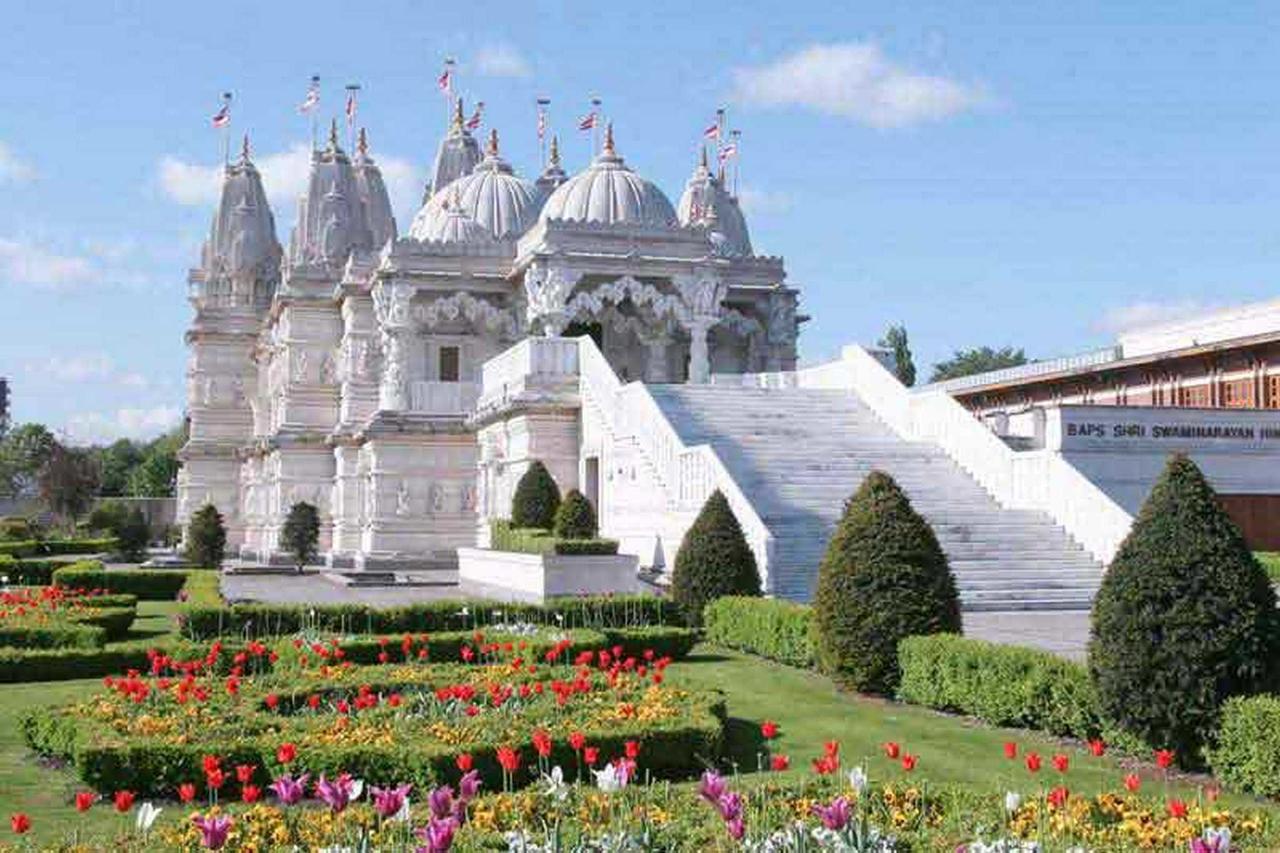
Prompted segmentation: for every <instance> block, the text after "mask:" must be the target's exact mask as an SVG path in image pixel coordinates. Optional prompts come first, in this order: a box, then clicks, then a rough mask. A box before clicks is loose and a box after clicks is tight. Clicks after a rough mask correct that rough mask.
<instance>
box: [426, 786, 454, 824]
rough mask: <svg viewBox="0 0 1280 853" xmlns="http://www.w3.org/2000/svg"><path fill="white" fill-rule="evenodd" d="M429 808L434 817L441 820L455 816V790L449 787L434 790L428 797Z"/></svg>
mask: <svg viewBox="0 0 1280 853" xmlns="http://www.w3.org/2000/svg"><path fill="white" fill-rule="evenodd" d="M427 807H428V808H430V809H431V815H432V817H435V818H438V819H440V820H444V819H445V818H447V817H450V816H451V815H452V814H453V789H452V788H450V787H449V786H448V785H441V786H440V787H439V788H434V789H432V791H431V793H430V794H428V795H427Z"/></svg>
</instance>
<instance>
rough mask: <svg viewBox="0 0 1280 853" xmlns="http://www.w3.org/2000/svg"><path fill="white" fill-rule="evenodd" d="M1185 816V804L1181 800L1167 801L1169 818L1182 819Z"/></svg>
mask: <svg viewBox="0 0 1280 853" xmlns="http://www.w3.org/2000/svg"><path fill="white" fill-rule="evenodd" d="M1186 816H1187V804H1186V803H1184V802H1183V801H1182V800H1170V801H1169V817H1176V818H1183V817H1186Z"/></svg>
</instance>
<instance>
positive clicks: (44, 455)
mask: <svg viewBox="0 0 1280 853" xmlns="http://www.w3.org/2000/svg"><path fill="white" fill-rule="evenodd" d="M57 443H58V441H57V439H55V438H54V437H53V433H51V432H49V429H48V427H46V426H45V425H44V424H22V425H21V426H17V427H14V428H13V429H11V430H9V431H8V432H7V433H6V434H5V437H4V439H3V440H2V441H0V493H3V494H5V495H7V496H10V497H13V496H17V495H31V494H35V492H36V488H37V483H38V481H39V479H40V471H41V469H43V468H44V465H45V463H46V462H48V461H49V457H50V456H52V455H53V448H54V446H55V445H57Z"/></svg>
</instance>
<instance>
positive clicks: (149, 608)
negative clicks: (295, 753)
mask: <svg viewBox="0 0 1280 853" xmlns="http://www.w3.org/2000/svg"><path fill="white" fill-rule="evenodd" d="M173 609H174V607H173V605H171V604H169V603H162V602H143V603H141V604H140V605H139V611H140V615H139V619H138V622H137V623H136V630H138V631H140V632H151V631H163V630H165V629H166V628H167V626H168V625H169V624H170V617H171V616H172V613H173ZM668 677H669V679H670V683H672V684H678V685H684V686H689V687H700V688H713V689H717V690H721V691H723V692H724V693H725V695H726V698H727V701H728V707H729V712H730V714H731V719H730V721H729V727H728V733H727V741H728V743H727V747H728V757H729V760H731V761H732V762H734V763H736V766H737V768H738V771H739V772H741V773H746V774H754V773H755V772H756V769H757V756H758V754H759V753H760V752H761V750H762V748H763V744H764V742H763V739H762V737H761V733H760V723H761V722H762V721H764V720H773V721H775V722H777V723H778V725H779V727H780V730H781V733H780V735H779V737H778V739H777V740H776V741H774V743H773V750H774V752H776V753H782V754H786V755H789V756H790V758H791V765H792V769H791V770H789V771H787V772H788V773H790V774H792V775H796V776H799V775H802V774H807V773H809V772H811V771H810V769H809V763H810V760H811V759H813V758H814V757H816V756H817V755H818V754H819V753H820V752H821V751H822V745H823V743H824V742H825V741H828V740H837V741H839V742H840V744H841V755H842V757H843V759H844V763H845V766H846V767H851V766H853V765H854V764H862V765H864V766H865V767H866V768H867V769H868V771H869V772H870V773H871V775H872V778H873V779H879V780H884V779H888V778H900V777H901V776H902V775H903V771H902V770H901V768H900V767H899V766H898V765H897V763H895V762H891V761H890V760H889V759H888V758H886V757H885V756H884V754H883V752H882V751H881V744H882V743H884V742H886V741H896V742H898V743H899V744H901V746H902V749H903V750H904V751H908V752H911V753H913V754H915V755H916V756H918V759H919V764H918V766H917V769H916V771H915V772H916V774H917V775H920V776H923V777H925V778H927V779H928V780H929V781H930V782H931V783H952V784H967V785H972V786H974V787H975V788H977V789H979V790H984V791H992V790H995V791H1003V790H1016V791H1021V792H1023V793H1027V794H1030V793H1032V792H1035V791H1037V790H1039V789H1040V788H1041V787H1046V788H1047V787H1049V786H1052V785H1056V784H1060V783H1065V784H1067V785H1069V786H1070V787H1071V789H1072V790H1073V791H1078V792H1080V793H1086V792H1096V791H1100V790H1108V789H1109V790H1115V789H1117V788H1118V787H1119V785H1120V780H1121V778H1122V777H1123V775H1124V774H1125V773H1127V772H1139V773H1140V774H1141V775H1142V776H1143V790H1144V792H1145V793H1146V794H1148V795H1150V796H1155V797H1158V796H1161V795H1162V794H1166V795H1168V796H1178V797H1182V798H1184V799H1188V800H1191V799H1194V798H1195V797H1196V796H1197V793H1198V786H1199V785H1200V784H1203V783H1204V782H1205V781H1207V780H1204V779H1197V778H1193V777H1183V776H1176V777H1170V778H1166V777H1165V776H1164V775H1162V773H1161V771H1158V770H1156V769H1155V768H1154V767H1153V766H1152V765H1150V764H1149V763H1146V762H1135V761H1133V760H1131V759H1125V758H1120V757H1113V756H1110V755H1108V756H1105V757H1103V758H1101V759H1099V758H1094V757H1093V756H1091V755H1089V754H1088V752H1087V751H1086V750H1085V749H1083V748H1082V746H1081V745H1080V744H1074V743H1070V742H1066V741H1061V740H1057V739H1054V738H1051V737H1047V736H1044V735H1039V734H1034V733H1030V732H1026V731H1020V730H1009V729H997V728H992V727H990V726H986V725H984V724H981V723H977V722H974V721H971V720H967V719H964V718H960V717H953V716H947V715H943V714H938V713H936V712H933V711H930V710H928V709H924V708H919V707H915V706H910V705H903V704H899V703H896V702H890V701H885V700H882V699H876V698H871V697H866V696H859V695H856V694H850V693H844V692H841V691H839V690H837V689H835V687H834V686H833V685H832V683H831V682H830V681H829V680H827V679H825V678H823V677H821V676H819V675H817V674H816V673H813V672H808V671H805V670H800V669H794V668H791V667H786V666H782V665H780V664H774V663H770V662H767V661H763V660H761V659H759V658H754V657H751V656H749V655H744V654H740V653H737V652H732V651H726V650H722V649H718V648H714V647H710V646H705V645H704V646H699V647H698V648H697V649H695V652H694V654H693V655H691V656H690V657H689V658H688V659H687V660H684V661H681V662H679V663H676V664H673V665H672V666H671V668H670V669H669V670H668ZM99 687H100V682H99V681H97V680H96V679H95V680H84V681H64V682H56V683H51V684H20V685H13V686H6V689H5V690H4V692H3V693H0V836H3V834H4V833H5V832H7V827H6V826H5V825H4V821H5V819H6V818H7V817H8V816H9V815H10V814H13V813H14V812H18V811H22V812H26V813H27V814H29V815H30V816H31V817H32V820H33V821H34V824H35V828H34V830H33V833H32V837H33V839H34V840H35V841H37V842H43V843H54V842H58V841H62V840H65V839H66V838H68V837H69V836H70V835H71V834H72V832H73V831H74V830H75V829H76V828H77V827H79V828H81V829H83V830H85V831H92V832H94V833H98V834H100V833H113V834H118V833H124V832H126V831H128V830H130V829H131V827H132V823H131V820H132V816H130V817H129V818H124V817H120V816H118V815H116V814H114V813H113V812H112V811H111V809H110V805H109V804H106V803H101V804H99V805H97V806H95V807H94V809H93V810H92V811H91V812H90V813H89V814H87V815H79V814H76V813H75V811H74V810H73V808H72V807H71V805H70V803H71V800H72V797H73V795H74V792H75V791H76V790H77V789H78V786H77V781H76V779H75V777H74V775H73V774H72V773H71V772H69V771H67V770H65V769H61V768H56V767H47V766H43V765H42V764H41V763H40V762H39V761H38V760H37V759H36V758H35V756H33V755H31V754H30V752H29V751H28V750H27V748H26V746H25V744H24V743H23V741H22V737H21V734H20V732H19V730H18V727H17V720H18V718H19V716H20V714H21V713H22V711H23V709H25V708H29V707H34V706H39V705H52V704H64V703H67V702H72V701H75V700H78V699H82V698H84V697H85V696H87V695H89V694H90V693H92V692H93V691H94V690H96V689H98V688H99ZM1008 740H1013V741H1016V742H1017V743H1018V744H1019V747H1020V750H1021V751H1022V753H1026V752H1028V751H1036V752H1039V753H1040V755H1041V756H1042V757H1043V759H1044V768H1043V769H1042V770H1041V771H1040V773H1039V774H1038V775H1037V776H1035V777H1033V776H1031V775H1030V774H1029V773H1028V772H1027V771H1026V770H1025V769H1024V767H1023V765H1022V762H1021V758H1019V760H1018V761H1016V762H1014V761H1009V760H1008V759H1006V758H1005V757H1004V754H1003V744H1004V742H1005V741H1008ZM1058 752H1063V753H1066V754H1067V755H1069V756H1070V760H1071V768H1070V770H1069V772H1068V774H1067V775H1066V776H1065V778H1062V777H1059V774H1058V773H1057V772H1056V771H1054V770H1053V769H1052V765H1051V762H1050V760H1049V759H1050V757H1051V756H1052V755H1053V754H1055V753H1058ZM1221 802H1222V803H1223V805H1225V806H1227V807H1241V806H1250V807H1259V806H1261V807H1263V808H1265V809H1267V810H1268V811H1269V812H1270V813H1271V814H1272V815H1273V819H1274V818H1275V817H1280V808H1277V807H1275V806H1274V805H1270V804H1266V803H1260V802H1259V801H1257V800H1255V799H1253V798H1250V797H1246V796H1242V795H1236V794H1230V793H1226V794H1224V795H1223V797H1222V800H1221ZM180 814H181V810H180V809H179V808H176V807H172V806H171V805H170V806H167V807H166V809H165V812H164V814H163V815H162V816H161V817H160V821H161V822H162V823H163V822H167V821H171V820H176V819H178V816H179V815H180Z"/></svg>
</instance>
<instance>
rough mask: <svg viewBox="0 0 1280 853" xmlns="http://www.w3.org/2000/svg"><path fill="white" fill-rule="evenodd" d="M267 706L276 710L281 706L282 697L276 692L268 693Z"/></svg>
mask: <svg viewBox="0 0 1280 853" xmlns="http://www.w3.org/2000/svg"><path fill="white" fill-rule="evenodd" d="M265 701H266V703H267V708H269V709H270V710H272V711H274V710H275V709H276V708H277V707H279V706H280V697H279V696H277V695H276V694H274V693H268V694H267V698H266V700H265Z"/></svg>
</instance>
